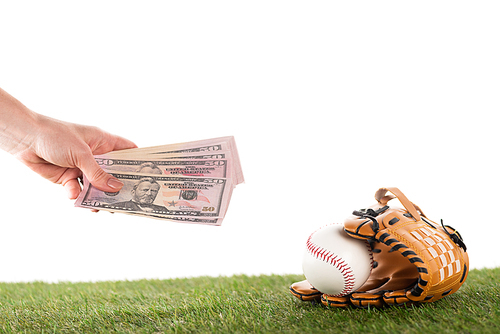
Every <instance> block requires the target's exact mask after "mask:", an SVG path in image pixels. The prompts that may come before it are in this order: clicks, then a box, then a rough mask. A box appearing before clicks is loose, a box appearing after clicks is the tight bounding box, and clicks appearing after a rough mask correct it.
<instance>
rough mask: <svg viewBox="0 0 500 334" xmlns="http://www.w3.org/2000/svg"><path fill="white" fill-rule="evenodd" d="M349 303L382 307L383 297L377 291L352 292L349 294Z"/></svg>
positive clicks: (358, 305)
mask: <svg viewBox="0 0 500 334" xmlns="http://www.w3.org/2000/svg"><path fill="white" fill-rule="evenodd" d="M351 303H352V305H354V306H356V307H362V308H365V307H368V306H372V307H383V306H384V305H385V304H384V297H383V295H382V294H380V293H378V294H376V293H367V292H354V293H352V294H351Z"/></svg>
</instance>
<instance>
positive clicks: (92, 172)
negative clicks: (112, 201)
mask: <svg viewBox="0 0 500 334" xmlns="http://www.w3.org/2000/svg"><path fill="white" fill-rule="evenodd" d="M78 168H80V170H81V171H82V173H83V174H84V175H85V176H86V177H87V179H88V180H89V182H90V183H91V184H92V185H93V186H94V187H96V188H97V189H99V190H102V191H109V192H117V191H118V190H120V189H121V188H122V187H123V182H121V181H120V180H118V179H117V178H115V177H114V176H112V175H109V174H108V173H106V172H105V171H104V170H103V169H102V168H101V167H100V166H99V164H98V163H97V162H96V161H95V160H94V158H93V157H92V158H91V159H84V161H82V162H81V165H80V166H78Z"/></svg>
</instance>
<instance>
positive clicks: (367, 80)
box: [0, 1, 500, 282]
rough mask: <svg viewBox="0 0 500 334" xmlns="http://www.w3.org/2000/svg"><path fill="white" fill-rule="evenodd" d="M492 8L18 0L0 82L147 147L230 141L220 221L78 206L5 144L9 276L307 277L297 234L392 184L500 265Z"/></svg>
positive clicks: (498, 86) (0, 49)
mask: <svg viewBox="0 0 500 334" xmlns="http://www.w3.org/2000/svg"><path fill="white" fill-rule="evenodd" d="M499 15H500V6H499V5H498V2H496V1H475V2H465V1H419V2H414V1H412V2H409V1H377V2H373V1H348V2H342V3H341V2H332V1H247V2H240V1H177V2H173V1H172V2H169V1H85V2H76V1H37V2H35V1H33V2H27V1H10V4H8V5H6V4H5V2H2V4H1V5H0V32H1V38H0V87H2V88H3V89H5V90H6V91H8V92H9V93H10V94H12V95H14V96H15V97H16V98H18V99H19V100H20V101H22V102H23V103H24V104H25V105H26V106H28V107H29V108H30V109H32V110H34V111H36V112H39V113H42V114H45V115H48V116H51V117H54V118H59V119H62V120H65V121H70V122H75V123H83V124H89V125H95V126H98V127H100V128H102V129H104V130H106V131H108V132H111V133H114V134H118V135H121V136H123V137H126V138H128V139H130V140H132V141H134V142H135V143H136V144H137V145H138V146H140V147H144V146H152V145H162V144H171V143H179V142H185V141H192V140H200V139H208V138H213V137H220V136H228V135H234V136H235V138H236V142H237V145H238V149H239V154H240V158H241V162H242V166H243V172H244V174H245V178H246V183H245V184H242V185H239V186H238V187H237V188H236V189H235V191H234V193H233V197H232V202H231V204H230V206H229V210H228V212H227V216H226V218H225V220H224V222H223V225H222V226H221V227H207V226H199V225H184V224H179V223H171V222H161V221H157V220H153V219H146V218H139V217H131V216H127V215H123V214H114V215H113V214H110V213H107V212H100V213H97V214H95V213H91V212H90V211H88V210H86V209H80V208H74V207H73V201H70V200H68V199H67V198H66V193H65V191H64V189H63V188H62V187H61V186H58V185H53V184H51V183H50V182H49V181H46V180H44V179H42V178H41V177H40V176H38V175H36V174H35V173H33V172H31V171H30V170H28V169H27V168H26V167H25V166H24V165H22V164H21V163H20V162H19V161H18V160H16V159H15V158H13V157H12V156H10V155H8V154H7V153H5V152H0V163H1V166H2V167H1V174H0V183H1V191H0V203H2V212H3V213H2V215H1V218H0V281H6V282H10V281H34V280H42V281H48V282H57V281H97V280H125V279H127V280H133V279H142V278H161V279H163V278H171V277H189V276H200V275H213V276H218V275H233V274H240V273H244V274H249V275H254V274H272V273H275V274H284V273H298V274H300V273H301V259H302V251H303V248H304V245H305V240H306V238H307V236H308V235H309V234H310V233H311V232H312V231H314V230H315V229H316V228H317V227H319V226H322V225H324V224H327V223H331V222H342V221H343V220H344V219H345V218H346V217H347V216H349V215H350V213H351V212H352V210H353V209H359V208H361V207H366V206H369V205H371V204H374V203H375V200H374V198H373V195H374V193H375V191H376V190H377V189H378V188H379V187H388V186H396V187H399V188H400V189H401V190H402V191H403V192H404V193H405V194H406V195H407V196H408V197H409V199H410V200H411V201H413V202H415V203H416V204H418V205H419V206H420V207H421V208H422V209H423V211H424V212H425V213H426V214H427V216H428V217H429V218H431V219H433V220H436V221H439V219H441V218H442V219H444V221H445V223H447V224H449V225H451V226H454V227H455V228H457V229H458V230H459V231H460V232H461V234H462V235H463V237H464V239H465V242H466V244H467V246H468V247H469V255H470V261H471V266H472V268H481V267H495V266H498V265H499V260H498V255H497V254H498V251H497V249H498V243H499V236H500V228H499V226H500V200H499V195H498V189H499V188H500V181H499V176H498V164H499V161H500V160H499V157H498V143H499V139H500V134H499V129H498V124H499V121H498V116H497V114H498V111H499V107H500V101H499V92H500V79H499V78H500V65H499V64H500V61H499V59H500V44H499V43H498V41H499V34H500V20H499V19H498V18H499Z"/></svg>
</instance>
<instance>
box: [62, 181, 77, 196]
mask: <svg viewBox="0 0 500 334" xmlns="http://www.w3.org/2000/svg"><path fill="white" fill-rule="evenodd" d="M63 187H64V189H65V190H66V193H67V194H68V198H69V199H76V198H77V197H78V195H80V191H81V188H80V182H78V180H77V179H71V180H68V181H67V182H66V183H65V184H63Z"/></svg>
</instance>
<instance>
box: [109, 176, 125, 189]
mask: <svg viewBox="0 0 500 334" xmlns="http://www.w3.org/2000/svg"><path fill="white" fill-rule="evenodd" d="M108 186H110V187H111V188H113V189H120V188H121V187H123V182H122V181H120V180H118V179H115V178H110V179H109V180H108Z"/></svg>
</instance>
